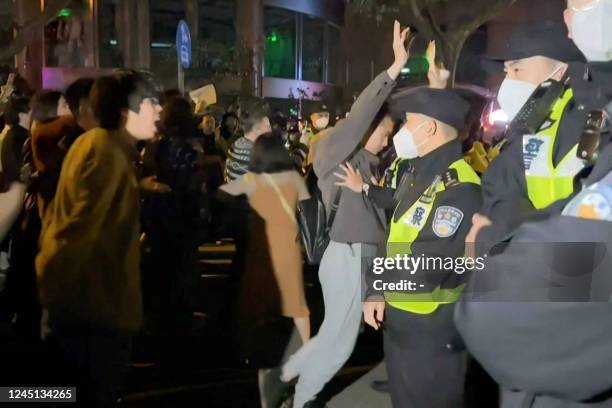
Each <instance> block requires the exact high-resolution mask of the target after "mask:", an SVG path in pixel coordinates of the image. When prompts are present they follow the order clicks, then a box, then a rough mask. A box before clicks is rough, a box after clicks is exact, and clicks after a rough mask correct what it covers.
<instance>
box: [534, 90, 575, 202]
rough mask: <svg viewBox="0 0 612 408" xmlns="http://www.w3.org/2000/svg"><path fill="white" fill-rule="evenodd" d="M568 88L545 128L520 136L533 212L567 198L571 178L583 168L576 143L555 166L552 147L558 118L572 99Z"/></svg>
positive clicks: (555, 105)
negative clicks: (533, 133)
mask: <svg viewBox="0 0 612 408" xmlns="http://www.w3.org/2000/svg"><path fill="white" fill-rule="evenodd" d="M572 97H573V92H572V90H571V89H568V90H566V91H565V93H564V94H563V95H562V96H561V97H560V98H559V99H558V100H557V102H556V103H555V104H554V106H553V109H552V113H551V114H550V116H549V118H548V120H547V122H546V123H545V125H544V126H545V128H541V130H540V131H539V132H538V133H537V134H535V135H524V136H523V164H524V166H525V179H526V182H527V195H528V197H529V201H531V204H532V205H533V206H534V207H535V208H536V209H541V208H546V207H548V206H549V205H551V204H552V203H554V202H555V201H558V200H562V199H564V198H566V197H568V196H569V195H570V194H572V193H573V191H574V176H575V175H576V174H577V173H578V172H579V171H580V170H581V169H582V168H583V167H584V162H583V160H582V159H580V158H579V157H577V155H576V153H577V150H578V144H576V145H575V146H574V147H573V148H572V149H571V150H570V151H569V152H568V153H567V154H566V155H565V157H563V158H562V159H561V161H560V162H559V163H558V164H557V166H556V167H555V166H554V165H553V147H554V144H555V139H556V137H557V133H558V131H559V124H560V123H561V117H562V116H563V112H564V110H565V107H566V106H567V104H568V103H569V102H570V101H571V100H572Z"/></svg>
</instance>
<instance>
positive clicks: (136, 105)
mask: <svg viewBox="0 0 612 408" xmlns="http://www.w3.org/2000/svg"><path fill="white" fill-rule="evenodd" d="M114 76H115V77H116V78H117V79H118V80H119V82H120V83H121V87H122V88H123V89H124V92H125V93H126V94H127V98H128V109H129V110H131V111H133V112H136V113H138V112H140V105H141V104H142V101H143V100H145V99H147V98H152V99H155V100H156V101H157V102H159V99H160V97H161V96H162V89H161V86H160V85H159V83H158V82H157V81H156V80H155V78H154V77H153V74H151V73H150V72H146V71H136V70H133V69H119V70H116V71H115V73H114Z"/></svg>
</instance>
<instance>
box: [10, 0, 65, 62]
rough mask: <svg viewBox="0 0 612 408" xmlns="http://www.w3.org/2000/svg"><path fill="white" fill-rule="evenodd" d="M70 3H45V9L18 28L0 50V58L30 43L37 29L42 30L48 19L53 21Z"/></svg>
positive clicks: (60, 1) (61, 0)
mask: <svg viewBox="0 0 612 408" xmlns="http://www.w3.org/2000/svg"><path fill="white" fill-rule="evenodd" d="M68 4H70V0H50V1H48V2H47V3H46V4H45V9H44V10H43V11H42V12H41V13H40V14H39V15H37V16H36V17H34V18H32V19H31V20H29V21H27V22H26V23H25V24H23V25H22V26H21V27H20V28H19V29H18V30H17V35H16V36H15V38H14V39H13V41H12V42H11V44H10V45H9V46H8V47H6V48H4V49H3V50H2V51H0V60H5V59H9V58H11V57H13V56H14V55H15V54H17V53H19V52H21V51H22V50H23V49H24V48H25V47H27V46H28V45H30V44H31V43H32V41H33V40H34V36H35V34H36V32H37V31H39V30H43V29H44V27H45V26H46V25H47V23H49V22H50V21H53V20H54V19H55V18H56V17H57V14H58V13H59V12H60V10H61V9H63V8H65V7H66V6H68Z"/></svg>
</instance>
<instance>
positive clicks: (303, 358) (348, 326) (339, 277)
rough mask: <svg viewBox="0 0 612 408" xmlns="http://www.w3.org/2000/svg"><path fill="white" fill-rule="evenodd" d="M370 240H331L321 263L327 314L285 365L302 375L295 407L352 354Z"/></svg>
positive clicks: (287, 371)
mask: <svg viewBox="0 0 612 408" xmlns="http://www.w3.org/2000/svg"><path fill="white" fill-rule="evenodd" d="M375 252H376V247H375V246H374V245H369V244H360V243H357V244H344V243H339V242H334V241H330V243H329V246H328V247H327V249H326V250H325V253H324V254H323V258H322V259H321V264H320V265H319V281H320V282H321V288H322V290H323V302H324V303H325V318H324V319H323V323H322V324H321V327H320V328H319V332H318V333H317V335H316V336H315V337H313V338H312V339H311V340H310V341H309V342H308V343H306V344H305V345H304V346H303V347H302V348H301V349H300V350H298V352H297V353H295V354H294V355H293V356H291V358H289V361H287V363H286V364H285V365H284V366H283V373H285V374H286V375H290V376H299V380H298V382H297V385H296V386H295V397H294V400H293V406H294V408H302V406H303V405H304V404H305V403H306V402H308V401H310V400H311V399H313V398H315V397H316V395H317V394H318V393H319V392H320V391H321V390H322V389H323V387H324V386H325V384H327V382H328V381H329V380H331V379H332V378H333V376H334V375H335V374H336V373H337V372H338V370H340V369H341V368H342V366H343V365H344V363H346V361H347V360H348V358H349V357H350V356H351V353H352V351H353V348H354V347H355V342H356V341H357V335H358V334H359V325H360V323H361V314H362V302H361V301H362V296H361V291H362V287H361V277H362V262H361V257H362V255H363V256H374V255H375Z"/></svg>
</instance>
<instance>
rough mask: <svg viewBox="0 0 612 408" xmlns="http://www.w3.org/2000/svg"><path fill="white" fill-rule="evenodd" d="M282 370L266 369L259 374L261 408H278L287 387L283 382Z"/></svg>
mask: <svg viewBox="0 0 612 408" xmlns="http://www.w3.org/2000/svg"><path fill="white" fill-rule="evenodd" d="M280 376H281V370H280V368H266V369H261V370H259V371H258V372H257V382H258V384H259V399H260V401H261V408H278V406H279V404H280V403H281V401H282V399H281V398H282V392H283V389H284V388H286V385H285V384H284V383H283V382H282V381H281V379H280Z"/></svg>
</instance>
